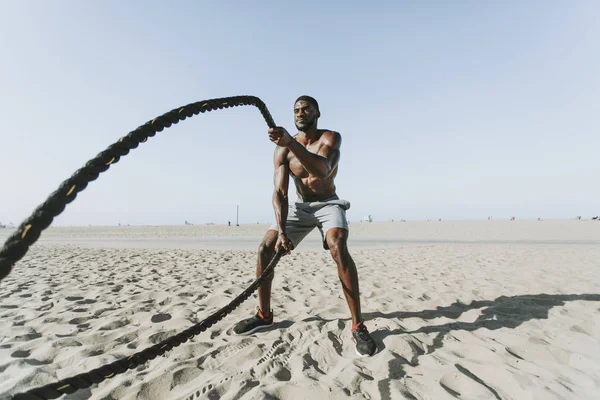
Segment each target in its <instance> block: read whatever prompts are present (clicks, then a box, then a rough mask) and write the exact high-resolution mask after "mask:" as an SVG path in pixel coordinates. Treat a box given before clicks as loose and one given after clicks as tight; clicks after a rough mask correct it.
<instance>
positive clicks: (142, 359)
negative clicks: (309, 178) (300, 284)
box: [13, 253, 282, 400]
mask: <svg viewBox="0 0 600 400" xmlns="http://www.w3.org/2000/svg"><path fill="white" fill-rule="evenodd" d="M281 256H282V253H277V254H275V256H274V257H273V259H272V260H271V262H270V263H269V265H268V266H267V267H266V268H265V269H264V271H263V273H262V274H261V275H260V276H259V277H258V278H257V279H256V280H255V281H254V282H253V283H252V285H250V286H249V287H248V288H247V289H246V290H244V291H243V292H242V293H241V294H240V295H238V296H237V297H236V298H235V299H233V300H232V301H231V302H230V303H229V304H227V305H226V306H225V307H223V308H221V309H220V310H218V311H217V312H215V313H213V314H211V315H210V316H209V317H208V318H206V319H205V320H203V321H201V322H199V323H197V324H196V325H194V326H192V327H190V328H188V329H186V330H185V331H183V332H181V333H178V334H177V335H174V336H171V337H169V338H168V339H165V340H163V341H162V342H160V343H157V344H155V345H154V346H151V347H148V348H147V349H144V350H142V351H139V352H137V353H135V354H134V355H132V356H129V357H127V358H122V359H120V360H117V361H115V362H113V363H111V364H106V365H103V366H102V367H100V368H96V369H93V370H91V371H89V372H85V373H83V374H79V375H75V376H73V377H71V378H67V379H63V380H62V381H58V382H56V383H52V384H50V385H46V386H42V387H39V388H35V389H32V390H30V391H28V392H25V393H20V394H17V395H15V397H13V399H14V400H40V399H56V398H58V397H60V396H62V395H63V394H71V393H74V392H76V391H77V390H79V389H86V388H89V387H90V386H92V385H93V384H95V383H100V382H103V381H104V380H105V379H109V378H113V377H115V376H116V375H119V374H122V373H123V372H125V371H127V370H128V369H133V368H135V367H137V366H139V365H142V364H145V363H146V362H147V361H148V360H153V359H155V358H156V357H157V356H162V355H163V354H164V353H166V352H167V351H169V350H171V349H172V348H174V347H177V346H179V345H180V344H182V343H185V342H187V341H188V339H191V338H193V337H194V336H195V335H197V334H199V333H200V332H204V331H205V330H206V329H208V328H210V327H211V326H213V325H214V324H215V323H217V322H218V321H220V320H221V319H223V318H224V317H225V316H226V315H227V314H229V313H231V312H232V311H233V310H235V309H236V308H237V307H238V306H239V305H240V304H242V303H243V302H244V301H246V300H247V299H248V297H250V295H251V294H252V293H253V292H254V291H255V290H256V289H258V287H259V286H260V285H261V284H262V283H263V282H264V281H265V279H267V277H268V276H269V275H270V274H271V273H272V272H273V269H274V268H275V265H277V262H278V261H279V259H280V258H281Z"/></svg>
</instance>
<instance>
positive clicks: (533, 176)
mask: <svg viewBox="0 0 600 400" xmlns="http://www.w3.org/2000/svg"><path fill="white" fill-rule="evenodd" d="M0 10H1V11H0V57H1V62H0V93H1V96H0V121H1V123H2V126H1V128H0V221H1V222H3V223H8V222H13V223H15V224H19V223H20V222H22V220H23V219H24V218H26V217H27V216H29V215H30V214H31V212H32V211H33V210H34V209H35V207H37V206H38V205H39V204H40V203H42V202H43V201H44V200H45V199H46V198H47V196H48V195H49V194H50V193H51V192H52V191H54V190H55V189H56V188H57V187H58V185H59V184H60V183H61V182H62V181H63V180H65V179H67V178H68V177H69V176H70V175H71V174H72V173H73V172H75V171H76V170H77V169H78V168H80V167H81V166H82V165H83V164H84V163H85V162H86V161H87V160H89V159H91V158H93V157H94V156H95V155H96V154H97V153H99V152H100V151H102V150H103V149H105V148H106V147H107V146H108V145H110V144H111V143H113V142H115V141H116V140H118V139H119V137H121V136H123V135H125V134H127V133H128V132H130V131H131V130H133V129H135V128H136V127H137V126H139V125H142V124H143V123H145V122H146V121H148V120H150V119H152V118H154V117H156V116H158V115H160V114H162V113H164V112H166V111H169V110H171V109H173V108H175V107H178V106H181V105H185V104H188V103H191V102H195V101H200V100H204V99H209V98H215V97H225V96H233V95H241V94H250V95H255V96H258V97H260V98H261V99H262V100H263V101H265V103H266V104H267V106H268V107H269V109H270V111H271V113H272V115H273V117H274V119H275V121H276V122H277V123H278V124H279V125H283V126H284V127H286V128H287V129H288V130H289V131H290V133H295V130H294V125H293V120H292V107H293V102H294V100H295V99H296V98H297V97H298V96H299V95H302V94H308V95H312V96H314V97H315V98H317V100H318V101H319V103H320V106H321V112H322V117H321V119H320V122H319V126H320V127H322V128H328V129H332V130H337V131H339V132H340V133H341V134H342V138H343V143H342V148H341V160H340V170H339V175H338V180H337V189H338V194H339V196H340V197H341V198H344V199H347V200H350V201H351V202H352V207H351V209H350V210H349V211H348V217H349V219H350V221H358V220H359V219H360V218H361V217H362V216H364V215H367V214H372V215H373V217H374V218H375V220H376V221H385V220H389V219H392V218H393V219H396V220H400V219H406V220H425V219H428V218H431V219H434V218H442V219H446V220H449V219H485V218H486V217H487V216H488V215H493V216H494V217H495V218H496V219H505V218H509V217H511V216H516V217H517V218H531V219H535V218H537V217H543V218H548V219H550V218H573V217H575V216H577V215H581V216H583V217H585V218H589V217H591V216H595V215H598V214H600V203H599V200H598V199H599V198H600V185H599V184H598V182H599V173H600V95H599V94H600V73H599V71H600V40H599V39H600V24H599V23H598V21H599V20H600V3H599V2H597V1H593V0H591V1H583V0H581V1H579V0H578V1H525V2H523V1H503V2H485V1H458V2H446V1H437V2H436V1H429V2H407V1H388V2H385V1H384V2H382V1H379V2H373V3H372V4H369V3H367V2H364V1H344V2H342V1H328V2H317V1H304V2H275V1H268V2H267V1H251V2H249V1H227V2H221V1H176V2H166V1H127V2H124V1H101V2H100V1H97V2H90V1H87V2H83V1H54V2H48V1H41V0H40V1H25V0H22V1H2V2H1V3H0ZM273 150H274V144H272V143H271V142H270V141H269V140H268V137H267V127H266V125H265V123H264V121H263V120H262V117H261V116H260V113H259V112H258V111H257V110H256V109H255V108H254V107H244V108H235V109H228V110H220V111H216V112H213V113H209V114H201V115H199V116H196V117H194V118H192V119H189V120H186V121H184V122H183V123H180V124H178V125H176V126H174V127H172V128H169V129H167V130H165V131H163V132H161V133H159V134H157V135H156V136H155V137H154V138H151V139H149V141H148V142H147V143H144V144H142V145H141V146H140V147H138V148H137V149H135V150H133V151H132V152H131V153H130V154H129V155H128V156H126V157H124V158H122V159H121V161H120V162H119V163H117V164H115V165H114V166H113V167H111V168H110V169H109V170H108V171H107V172H105V173H103V174H101V176H100V177H99V179H98V180H97V181H95V182H93V183H91V184H90V185H89V186H88V188H87V189H86V190H85V191H83V192H82V193H80V194H79V196H78V198H77V200H76V201H75V202H73V203H71V204H70V205H69V206H68V207H67V208H66V209H65V211H64V212H63V213H62V214H61V215H60V216H59V217H58V218H57V219H55V222H54V225H88V224H92V225H116V224H118V223H122V224H132V225H134V224H135V225H145V224H150V225H153V224H156V225H159V224H183V222H184V221H185V220H187V221H189V222H192V223H196V224H203V223H206V222H209V221H212V222H215V223H226V222H227V220H231V221H235V218H236V205H238V204H239V205H240V223H255V222H259V221H260V222H269V221H273V219H274V217H273V209H272V205H271V195H272V179H273V177H272V176H273V171H272V169H273V167H272V165H273V164H272V155H273ZM290 188H293V186H292V185H290ZM295 198H296V196H295V193H294V194H293V195H292V199H295Z"/></svg>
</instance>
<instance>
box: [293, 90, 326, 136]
mask: <svg viewBox="0 0 600 400" xmlns="http://www.w3.org/2000/svg"><path fill="white" fill-rule="evenodd" d="M320 116H321V112H320V111H319V103H317V100H315V99H314V98H312V97H310V96H300V97H298V99H297V100H296V102H295V103H294V123H295V124H296V128H297V129H298V130H299V131H304V132H305V131H307V130H308V129H310V128H313V127H314V128H315V129H316V128H317V120H318V119H319V117H320Z"/></svg>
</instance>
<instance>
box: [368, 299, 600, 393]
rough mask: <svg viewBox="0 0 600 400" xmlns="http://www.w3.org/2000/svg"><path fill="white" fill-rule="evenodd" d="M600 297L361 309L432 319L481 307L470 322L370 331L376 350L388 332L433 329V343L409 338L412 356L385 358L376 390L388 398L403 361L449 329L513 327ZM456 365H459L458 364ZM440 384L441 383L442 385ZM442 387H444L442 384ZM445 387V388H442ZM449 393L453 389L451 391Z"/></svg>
mask: <svg viewBox="0 0 600 400" xmlns="http://www.w3.org/2000/svg"><path fill="white" fill-rule="evenodd" d="M579 300H583V301H600V294H566V295H561V294H536V295H521V296H511V297H507V296H500V297H498V298H497V299H495V300H479V301H474V302H472V303H470V304H468V305H467V304H462V303H458V302H456V303H453V304H451V305H449V306H446V307H438V308H436V309H435V310H424V311H416V312H405V311H396V312H392V313H381V312H373V313H363V317H364V318H365V320H370V319H373V318H386V319H392V318H398V319H402V318H423V319H435V318H440V317H446V318H452V319H456V318H458V317H459V316H460V315H461V314H462V313H464V312H467V311H469V310H474V309H481V308H483V310H482V311H481V315H480V316H479V317H478V318H477V320H476V321H474V322H452V323H448V324H443V325H432V326H424V327H422V328H419V329H416V330H414V331H406V330H403V329H396V330H378V331H374V332H372V333H371V336H372V337H373V339H374V340H375V342H376V343H377V345H378V346H379V348H380V350H382V349H384V348H385V345H384V343H383V340H384V339H385V338H386V337H388V336H390V335H400V334H408V335H410V334H415V333H437V336H436V337H435V338H434V339H433V346H428V347H427V348H426V350H423V349H422V348H420V347H419V346H417V345H416V344H415V343H413V342H411V341H409V344H410V346H411V347H412V348H413V350H414V352H415V356H413V357H412V359H410V360H407V359H405V358H404V357H402V356H400V355H398V354H395V353H393V355H394V358H393V359H392V360H390V361H389V371H390V378H388V379H384V380H381V381H379V382H378V386H379V391H380V393H381V398H382V399H391V391H390V387H389V384H390V381H391V380H393V379H400V378H402V377H404V376H405V375H406V372H405V370H404V368H405V366H406V365H410V366H417V365H419V360H418V358H419V357H420V356H421V355H423V354H431V353H433V352H434V351H435V350H437V349H439V348H441V347H442V346H443V341H444V336H445V335H446V334H448V333H449V332H451V331H457V330H464V331H474V330H477V329H480V328H486V329H490V330H495V329H500V328H511V329H514V328H516V327H517V326H519V325H521V324H522V323H524V322H526V321H530V320H533V319H548V314H549V312H550V310H551V309H552V308H553V307H555V306H564V305H565V304H566V302H568V301H579ZM459 367H460V368H459ZM457 368H459V371H460V372H462V373H463V374H465V375H467V376H469V377H470V378H472V379H474V380H475V381H477V382H479V383H480V384H482V385H483V386H485V387H486V388H487V389H488V390H489V391H490V392H491V393H492V395H494V397H495V398H497V399H500V396H499V395H498V393H497V392H496V391H495V390H494V389H493V388H491V387H489V386H488V385H487V384H485V382H483V381H481V380H480V379H479V378H477V377H476V376H475V375H474V374H472V373H471V372H470V371H468V370H466V369H465V368H464V367H461V366H459V365H457ZM442 387H443V386H442ZM444 389H446V388H444ZM446 390H448V391H449V389H446ZM451 394H453V393H451ZM403 395H404V396H406V397H407V398H409V399H413V398H415V397H414V396H413V395H412V394H410V393H409V392H405V393H403Z"/></svg>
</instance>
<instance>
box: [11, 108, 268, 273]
mask: <svg viewBox="0 0 600 400" xmlns="http://www.w3.org/2000/svg"><path fill="white" fill-rule="evenodd" d="M246 105H252V106H255V107H257V108H258V109H259V110H260V112H261V114H262V116H263V118H264V119H265V121H266V122H267V125H268V126H269V128H274V127H275V121H273V117H271V114H270V113H269V110H268V109H267V106H266V105H265V103H263V101H262V100H261V99H259V98H258V97H254V96H235V97H223V98H220V99H211V100H205V101H199V102H197V103H192V104H188V105H186V106H183V107H179V108H175V109H173V110H171V111H169V112H167V113H165V114H163V115H161V116H160V117H157V118H155V119H153V120H152V121H148V122H146V123H145V124H144V125H142V126H140V127H138V128H137V129H136V130H134V131H131V132H129V134H128V135H127V136H124V137H122V138H121V139H119V141H118V142H116V143H113V144H112V145H110V146H108V147H107V148H106V150H104V151H103V152H101V153H98V155H96V157H95V158H93V159H92V160H90V161H88V162H87V163H86V164H85V165H84V166H83V168H80V169H78V170H77V171H76V172H75V173H74V174H73V175H72V176H71V177H70V178H69V179H67V180H66V181H64V182H63V183H61V184H60V186H59V187H58V190H56V191H55V192H54V193H52V194H51V195H50V196H49V197H48V198H47V199H46V201H45V202H44V203H42V204H41V205H40V206H38V207H37V208H36V209H35V210H34V211H33V214H31V216H29V218H27V219H26V220H25V221H23V223H21V225H19V227H18V228H17V230H16V231H15V232H14V233H13V234H12V235H11V236H10V237H9V238H8V239H7V240H6V242H5V243H4V246H3V247H2V250H0V282H1V281H2V279H4V278H5V277H6V276H7V275H8V274H9V273H10V271H12V269H13V267H14V265H15V263H16V262H17V261H19V260H20V259H22V258H23V257H24V256H25V254H27V251H28V250H29V247H30V246H31V245H32V244H33V243H35V242H36V241H37V240H38V238H39V237H40V234H41V233H42V231H43V230H44V229H46V228H48V227H49V226H50V224H51V223H52V221H53V220H54V218H55V217H56V216H58V215H59V214H60V213H62V212H63V210H64V209H65V207H66V206H67V204H69V203H70V202H72V201H73V200H75V198H76V197H77V193H79V192H81V191H83V190H84V189H85V188H86V187H87V185H88V183H90V182H92V181H94V180H96V179H97V178H98V176H99V175H100V174H101V173H102V172H104V171H106V170H107V169H109V168H110V166H111V165H112V164H115V163H117V162H119V159H120V158H121V157H123V156H125V155H127V154H128V153H129V151H130V150H132V149H135V148H136V147H138V144H140V143H143V142H145V141H146V140H148V137H152V136H154V135H155V134H156V132H160V131H162V130H163V129H164V128H168V127H170V126H171V125H173V124H176V123H178V122H179V121H183V120H184V119H186V118H189V117H191V116H193V115H198V114H199V113H204V112H206V111H213V110H217V109H219V110H220V109H223V108H229V107H237V106H246Z"/></svg>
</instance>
